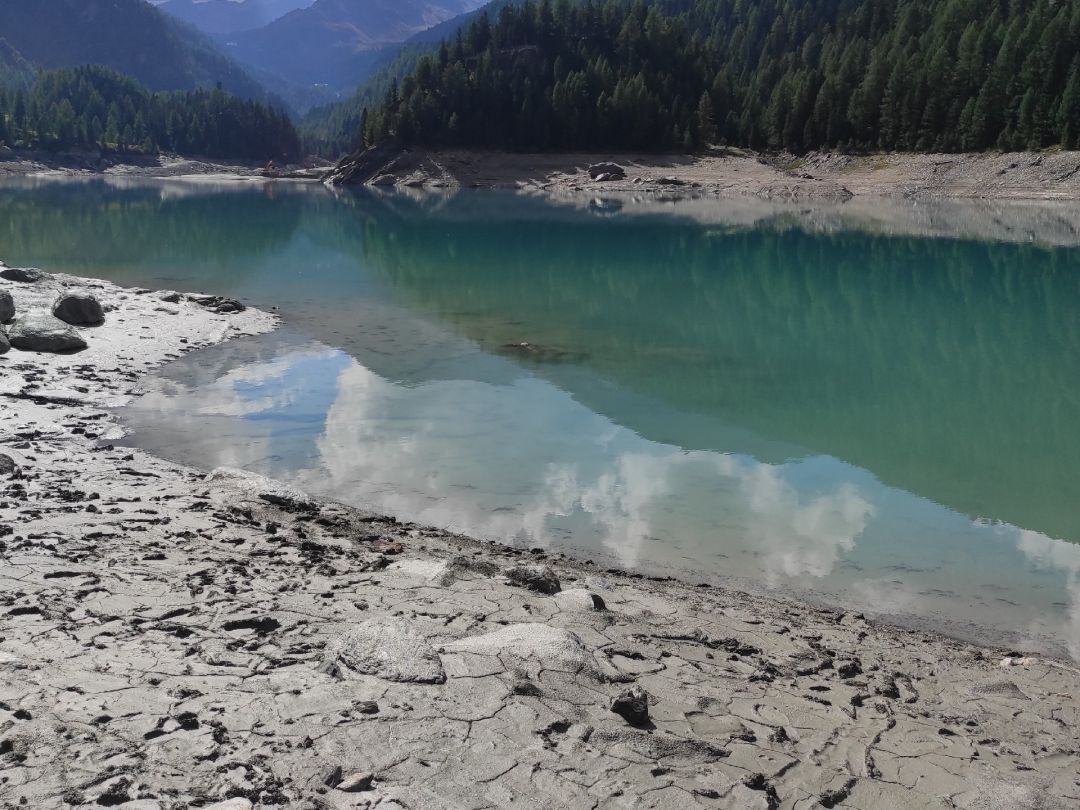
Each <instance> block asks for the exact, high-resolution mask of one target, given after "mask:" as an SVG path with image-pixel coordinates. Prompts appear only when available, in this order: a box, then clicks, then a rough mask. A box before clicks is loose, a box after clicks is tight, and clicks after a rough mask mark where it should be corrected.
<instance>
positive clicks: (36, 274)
mask: <svg viewBox="0 0 1080 810" xmlns="http://www.w3.org/2000/svg"><path fill="white" fill-rule="evenodd" d="M45 276H46V274H45V273H43V272H42V271H41V270H38V269H37V268H36V267H5V268H3V269H0V278H6V279H7V280H8V281H18V282H20V283H22V284H37V283H38V282H39V281H41V280H42V279H43V278H45Z"/></svg>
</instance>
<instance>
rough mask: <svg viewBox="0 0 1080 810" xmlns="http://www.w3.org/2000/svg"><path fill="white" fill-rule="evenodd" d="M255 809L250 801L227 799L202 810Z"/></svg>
mask: <svg viewBox="0 0 1080 810" xmlns="http://www.w3.org/2000/svg"><path fill="white" fill-rule="evenodd" d="M254 807H255V805H253V804H252V803H251V802H250V801H249V800H248V799H226V800H225V801H223V802H217V803H216V804H210V805H207V806H206V807H204V808H203V809H202V810H252V809H253V808H254Z"/></svg>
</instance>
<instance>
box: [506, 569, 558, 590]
mask: <svg viewBox="0 0 1080 810" xmlns="http://www.w3.org/2000/svg"><path fill="white" fill-rule="evenodd" d="M506 578H507V579H508V580H510V584H511V585H517V586H519V587H521V588H528V589H529V590H530V591H536V592H537V593H546V594H555V593H558V592H559V591H561V590H562V585H561V584H560V583H559V578H558V577H557V576H555V572H554V571H552V570H551V569H550V568H548V567H547V566H546V565H527V564H522V565H515V566H514V567H513V568H510V569H508V570H507V572H506Z"/></svg>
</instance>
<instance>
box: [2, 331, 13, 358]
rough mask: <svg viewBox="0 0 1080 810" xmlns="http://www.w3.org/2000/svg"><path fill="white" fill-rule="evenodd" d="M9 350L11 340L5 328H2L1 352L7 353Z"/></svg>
mask: <svg viewBox="0 0 1080 810" xmlns="http://www.w3.org/2000/svg"><path fill="white" fill-rule="evenodd" d="M9 351H11V341H10V340H8V336H7V335H6V334H5V333H4V330H3V329H0V354H7V353H8V352H9Z"/></svg>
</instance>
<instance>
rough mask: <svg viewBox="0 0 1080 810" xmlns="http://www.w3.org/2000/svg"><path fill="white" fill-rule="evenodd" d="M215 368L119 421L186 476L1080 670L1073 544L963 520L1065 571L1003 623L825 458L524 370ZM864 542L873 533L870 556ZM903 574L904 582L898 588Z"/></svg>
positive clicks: (1005, 546) (906, 522)
mask: <svg viewBox="0 0 1080 810" xmlns="http://www.w3.org/2000/svg"><path fill="white" fill-rule="evenodd" d="M218 371H219V372H220V373H215V374H214V375H212V376H211V377H210V378H208V377H207V375H205V374H203V373H197V374H196V375H195V379H194V380H190V379H189V381H188V382H185V379H184V378H183V377H182V375H181V377H180V378H178V377H176V376H175V375H174V376H172V377H170V378H158V379H157V380H156V382H152V383H151V389H150V390H149V392H148V393H147V395H146V396H145V397H143V398H142V399H141V400H140V401H138V402H137V403H136V405H135V406H133V408H132V414H134V416H131V418H129V423H132V424H135V425H136V426H137V425H138V424H139V423H140V422H142V423H144V424H152V425H153V426H154V430H155V431H156V432H157V433H158V436H157V441H158V442H159V443H160V445H159V446H168V447H177V446H182V445H183V444H184V443H185V442H186V443H187V444H188V445H189V446H190V448H191V449H192V452H191V453H189V454H188V457H187V458H186V459H185V460H188V461H191V462H193V463H199V464H202V465H204V466H209V465H222V464H225V465H230V466H239V467H246V468H249V469H254V470H257V471H259V472H263V473H267V474H270V475H274V476H276V477H279V478H283V479H286V480H289V481H290V482H292V483H294V484H297V485H299V486H301V487H304V488H306V489H310V490H312V491H315V492H321V493H325V494H328V495H331V496H333V497H337V498H339V499H341V500H345V501H349V502H352V503H357V504H360V505H363V506H365V507H368V508H372V509H375V510H378V511H382V512H386V513H390V514H394V515H397V516H399V517H402V518H407V519H409V520H413V521H416V522H419V523H422V524H429V525H436V526H441V527H446V528H450V529H453V530H456V531H459V532H463V533H467V534H471V535H474V536H480V537H487V538H492V539H499V540H503V541H512V542H516V543H518V544H520V545H525V546H529V547H533V546H545V547H548V546H552V545H563V546H569V547H571V548H577V549H580V550H583V551H585V552H586V553H589V554H594V553H601V552H602V553H605V554H606V555H608V556H610V557H612V558H614V559H616V560H617V561H618V562H619V563H621V564H622V565H625V566H630V567H646V568H648V567H656V566H660V567H670V568H675V569H682V570H688V571H694V572H695V573H704V574H718V575H725V576H730V577H735V578H738V579H744V580H750V581H754V582H758V583H762V584H764V585H766V586H768V587H778V586H795V587H810V588H817V587H818V585H815V584H814V583H818V584H819V585H820V586H821V588H822V590H823V591H824V590H831V591H832V592H834V593H837V594H844V596H845V601H847V602H849V603H855V604H856V605H858V606H859V607H861V608H863V609H871V610H874V609H876V610H880V611H889V610H895V611H898V612H901V611H902V612H910V613H912V614H916V615H930V614H933V613H938V614H940V615H948V614H949V613H950V610H953V609H956V608H957V607H958V605H960V604H963V605H965V606H966V607H967V609H968V610H969V612H970V609H971V607H972V606H973V605H975V606H981V608H980V609H985V610H986V611H987V612H986V613H985V616H984V617H983V618H984V620H985V621H986V623H987V624H989V623H991V622H992V621H996V619H997V617H998V616H1006V615H1008V616H1009V617H1010V618H1011V619H1012V620H1013V622H1014V625H1018V626H1017V627H1016V629H1017V630H1019V631H1020V632H1027V633H1029V634H1030V635H1031V636H1032V637H1033V638H1045V637H1047V636H1050V637H1057V638H1060V639H1063V640H1064V642H1065V643H1066V644H1067V645H1068V646H1069V647H1070V651H1071V652H1072V654H1073V655H1074V656H1076V657H1080V547H1078V546H1074V545H1072V544H1068V543H1064V542H1062V541H1059V540H1053V539H1051V538H1049V537H1047V536H1045V535H1042V534H1038V533H1036V532H1031V531H1024V530H1021V529H1015V528H1014V527H1011V526H1003V525H994V526H986V525H979V524H978V523H975V524H972V523H971V521H963V520H960V521H955V522H958V523H960V524H962V525H963V526H964V527H965V528H964V529H963V531H965V532H977V533H978V534H979V540H980V542H985V543H986V544H987V545H986V546H985V548H986V549H987V550H988V551H990V552H991V553H992V554H997V555H999V556H1001V555H1006V556H1005V557H1002V559H1004V560H1006V562H1005V563H1001V562H995V563H993V565H997V566H999V567H1000V568H1003V569H1004V568H1005V567H1006V566H1008V565H1013V566H1016V567H1017V568H1018V569H1019V568H1022V567H1023V564H1022V561H1023V560H1025V559H1026V560H1029V561H1030V562H1031V563H1032V564H1033V565H1032V566H1031V567H1032V569H1033V571H1034V570H1035V569H1038V570H1039V572H1041V573H1040V576H1042V577H1043V579H1045V576H1046V575H1047V574H1051V575H1053V576H1054V577H1055V579H1056V581H1060V580H1061V574H1062V573H1064V575H1065V576H1064V579H1065V582H1064V583H1063V586H1064V588H1065V590H1066V592H1067V594H1068V596H1067V598H1068V600H1069V606H1068V608H1067V609H1066V610H1064V611H1062V610H1059V611H1057V612H1056V613H1046V612H1045V611H1043V612H1040V610H1039V609H1038V606H1037V605H1033V604H1028V605H1023V606H1020V608H1009V609H1008V610H1010V611H1014V612H1015V613H1016V614H1017V615H1015V616H1014V615H1013V613H1008V612H1007V611H1006V608H1004V607H1003V605H1002V604H994V603H993V600H991V599H988V598H986V597H985V594H978V595H977V596H976V591H977V588H978V581H979V580H978V579H977V578H976V579H972V580H971V582H970V583H964V582H960V580H961V579H962V578H963V572H962V571H961V570H960V569H956V568H955V566H956V563H955V562H954V563H952V565H953V568H952V569H950V568H949V566H950V563H949V562H948V551H947V550H943V551H942V560H945V562H940V563H939V564H937V565H936V567H935V565H934V564H933V563H934V561H928V560H926V559H923V558H921V557H920V555H922V557H925V556H926V554H927V551H926V548H930V547H933V546H934V545H935V543H936V542H937V539H936V538H935V537H934V536H924V535H928V533H927V532H926V531H925V530H924V528H923V527H925V526H933V528H934V529H935V530H936V531H937V530H940V531H941V532H942V533H943V534H942V536H949V537H951V535H949V534H948V531H952V530H951V529H939V527H938V524H941V525H944V526H946V527H947V525H948V524H949V522H950V520H953V518H956V517H958V516H956V515H955V513H952V512H949V511H948V510H945V509H943V508H942V507H938V506H935V505H933V504H929V503H928V502H924V501H922V500H921V499H916V498H914V496H910V495H907V494H906V493H901V492H899V491H895V490H891V489H889V488H888V487H885V486H884V485H882V484H880V483H879V482H877V481H876V480H875V479H874V478H873V477H872V476H870V475H868V474H867V473H866V472H865V471H862V470H859V469H858V468H854V467H851V466H850V465H847V464H843V463H841V462H838V461H837V460H835V459H831V458H828V457H824V456H818V457H810V458H804V459H799V460H792V461H788V462H785V463H782V464H769V463H763V462H761V461H758V460H756V459H754V458H752V457H750V456H747V455H740V454H725V453H719V452H714V451H707V450H689V451H688V450H683V449H681V448H678V447H675V446H672V445H667V444H661V443H657V442H652V441H649V440H647V439H644V438H642V437H641V436H639V435H637V434H636V433H634V432H633V431H630V430H627V429H625V428H622V427H620V426H618V425H617V424H615V423H613V422H611V421H610V420H609V419H608V418H606V417H605V416H603V415H601V414H598V413H595V412H594V411H592V410H590V409H589V408H587V407H585V406H584V405H582V404H580V403H578V402H577V401H576V400H575V399H574V398H573V397H572V396H571V395H569V394H568V393H566V392H564V391H562V390H561V389H559V388H557V387H556V386H554V385H552V384H551V383H549V382H547V381H545V380H542V379H540V378H538V377H534V376H530V375H527V374H522V375H519V376H517V377H516V378H512V379H509V380H508V381H506V382H504V383H500V384H494V383H487V382H479V381H476V380H460V379H447V380H430V381H427V382H422V383H419V384H415V385H401V384H397V383H393V382H390V381H387V380H385V379H383V378H382V377H381V376H379V375H378V374H376V373H374V372H373V371H371V370H370V369H368V368H366V367H364V366H363V365H361V364H360V363H358V362H357V361H356V360H355V359H353V358H352V357H350V356H349V355H347V354H345V353H343V352H340V351H337V350H333V349H328V348H325V347H322V346H316V347H314V348H311V347H308V348H304V349H302V350H297V349H295V348H293V349H290V350H288V351H285V352H283V353H279V354H276V355H274V356H272V357H270V358H268V359H259V360H257V361H256V362H249V363H244V364H237V365H232V366H230V365H229V364H228V363H224V364H222V366H221V368H220V369H218ZM140 413H141V414H143V415H144V416H143V417H142V418H140V417H139V416H138V414H140ZM162 431H164V432H162ZM140 443H141V444H143V445H144V446H145V445H146V444H147V443H146V442H140ZM898 498H900V499H906V500H904V501H903V502H902V503H899V502H898V501H897V499H898ZM913 504H917V508H916V507H913ZM920 512H921V513H924V514H919V513H920ZM909 513H914V514H916V519H915V520H912V514H909ZM949 516H952V517H951V518H950V517H949ZM920 520H921V521H924V523H923V526H920V525H919V521H920ZM883 521H884V523H889V524H890V526H889V527H888V528H887V529H883V525H884V524H883ZM896 524H900V525H903V526H904V531H907V532H910V533H911V539H910V547H905V546H904V545H902V544H901V543H900V542H899V540H900V539H901V538H903V537H904V535H902V534H900V533H898V532H897V529H896ZM872 527H873V528H875V530H876V534H875V536H874V537H873V538H872V541H870V540H867V541H866V543H865V547H862V546H861V543H862V542H863V541H864V540H866V537H867V532H868V529H870V528H872ZM953 534H956V532H955V531H954V532H953ZM883 538H884V539H886V540H888V541H889V542H887V543H885V544H884V546H883ZM963 539H964V538H961V541H962V540H963ZM990 540H997V541H999V542H998V543H997V545H996V546H993V545H991V543H990ZM968 541H970V538H968ZM920 542H922V543H924V544H926V548H922V547H920V546H919V543H920ZM1010 548H1012V551H1011V552H1010V551H1009V549H1010ZM935 550H937V549H935ZM1010 553H1011V554H1012V555H1013V558H1016V559H1015V561H1014V562H1011V563H1010V562H1008V560H1009V558H1008V557H1007V555H1008V554H1010ZM890 555H891V556H890ZM1017 563H1019V565H1017ZM920 565H929V566H930V567H922V568H920V567H917V566H920ZM943 569H945V570H944V571H943ZM896 571H901V572H903V573H901V574H898V575H895V574H894V576H889V574H890V573H894V572H896ZM980 575H982V574H973V576H976V577H977V576H980ZM1024 576H1028V577H1029V579H1030V577H1032V576H1034V574H1033V573H1032V572H1027V573H1026V574H1025V573H1024V572H1020V571H1017V573H1016V577H1017V580H1016V582H1015V583H1010V586H1011V587H1013V588H1014V589H1015V590H1016V591H1017V592H1019V591H1021V590H1022V589H1023V588H1025V587H1029V582H1028V581H1027V580H1025V579H1024ZM1039 587H1044V586H1043V585H1040V586H1039ZM965 588H966V589H967V590H966V591H965V590H964V589H965ZM1009 595H1010V596H1015V595H1016V594H1015V593H1009ZM1044 598H1045V597H1044ZM1000 601H1001V602H1002V603H1008V604H1012V602H1009V601H1008V600H1007V599H1005V598H1004V597H1003V598H1002V599H1001V600H1000ZM992 611H998V613H997V614H994V613H993V612H992ZM1065 612H1067V614H1068V615H1067V616H1063V615H1062V613H1065ZM1025 617H1026V618H1025ZM968 618H969V619H971V620H975V617H974V616H971V615H969V616H968ZM1024 622H1026V625H1025V624H1024Z"/></svg>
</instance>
